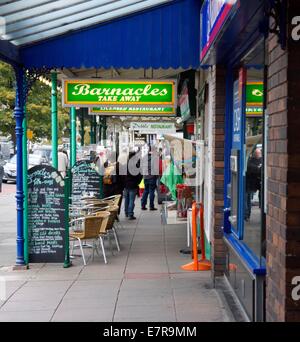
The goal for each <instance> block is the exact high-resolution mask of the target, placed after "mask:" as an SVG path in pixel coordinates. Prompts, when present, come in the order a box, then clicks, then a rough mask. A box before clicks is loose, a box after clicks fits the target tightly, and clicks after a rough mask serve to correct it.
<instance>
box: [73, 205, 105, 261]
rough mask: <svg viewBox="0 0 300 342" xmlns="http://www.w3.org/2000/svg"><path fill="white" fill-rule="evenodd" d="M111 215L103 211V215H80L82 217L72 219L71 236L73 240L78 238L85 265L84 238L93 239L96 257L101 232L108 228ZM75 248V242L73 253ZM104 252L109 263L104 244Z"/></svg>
mask: <svg viewBox="0 0 300 342" xmlns="http://www.w3.org/2000/svg"><path fill="white" fill-rule="evenodd" d="M109 217H110V213H109V212H107V211H102V212H101V215H97V216H95V215H93V216H84V217H80V218H77V219H74V220H71V221H70V228H71V231H70V238H71V239H72V240H73V241H76V240H77V241H78V243H79V247H80V251H81V255H82V259H83V264H84V265H86V260H85V255H84V252H83V247H82V240H88V239H92V240H93V244H92V248H93V258H94V252H95V250H96V252H98V250H97V244H96V243H97V239H98V237H99V233H100V232H101V231H103V230H104V229H106V227H107V224H108V219H109ZM73 249H74V243H73V245H72V250H71V254H72V253H73ZM102 252H103V258H104V262H105V263H107V260H106V255H105V250H104V246H102Z"/></svg>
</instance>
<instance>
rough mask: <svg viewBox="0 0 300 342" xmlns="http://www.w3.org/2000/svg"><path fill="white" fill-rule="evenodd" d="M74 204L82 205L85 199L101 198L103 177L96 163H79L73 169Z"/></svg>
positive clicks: (72, 192)
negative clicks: (82, 200) (81, 202)
mask: <svg viewBox="0 0 300 342" xmlns="http://www.w3.org/2000/svg"><path fill="white" fill-rule="evenodd" d="M71 177H72V183H71V184H72V190H71V197H72V204H77V203H80V201H81V199H82V198H83V197H96V198H100V197H101V191H100V190H101V189H100V184H101V176H100V173H99V170H98V168H97V166H96V165H95V163H93V162H91V161H89V160H81V161H78V162H77V163H76V164H75V165H74V166H73V168H72V176H71Z"/></svg>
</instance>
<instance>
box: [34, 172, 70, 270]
mask: <svg viewBox="0 0 300 342" xmlns="http://www.w3.org/2000/svg"><path fill="white" fill-rule="evenodd" d="M64 183H65V182H64V180H63V178H62V176H61V174H60V173H59V172H58V171H57V170H56V169H54V168H53V167H52V166H48V165H38V166H34V167H33V168H31V169H30V170H29V171H28V244H29V262H31V263H43V262H47V263H51V262H52V263H56V262H57V263H58V262H64V258H65V248H66V247H65V233H66V230H65V223H66V215H65V191H64V185H65V184H64Z"/></svg>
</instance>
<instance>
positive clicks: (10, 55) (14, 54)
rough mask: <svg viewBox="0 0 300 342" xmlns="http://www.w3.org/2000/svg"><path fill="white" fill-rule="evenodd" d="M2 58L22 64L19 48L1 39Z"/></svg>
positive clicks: (10, 62)
mask: <svg viewBox="0 0 300 342" xmlns="http://www.w3.org/2000/svg"><path fill="white" fill-rule="evenodd" d="M0 59H1V60H2V61H5V62H6V63H9V64H20V63H21V61H20V56H19V49H18V48H17V47H16V46H15V45H13V44H12V43H11V42H9V41H7V40H2V39H0Z"/></svg>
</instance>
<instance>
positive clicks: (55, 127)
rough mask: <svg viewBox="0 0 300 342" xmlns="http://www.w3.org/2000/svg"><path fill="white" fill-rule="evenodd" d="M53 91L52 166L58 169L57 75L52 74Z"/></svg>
mask: <svg viewBox="0 0 300 342" xmlns="http://www.w3.org/2000/svg"><path fill="white" fill-rule="evenodd" d="M51 81H52V91H51V119H52V120H51V125H52V165H53V167H54V168H56V169H57V168H58V156H57V145H58V134H57V133H58V132H57V131H58V124H57V73H56V72H52V73H51Z"/></svg>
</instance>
